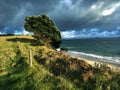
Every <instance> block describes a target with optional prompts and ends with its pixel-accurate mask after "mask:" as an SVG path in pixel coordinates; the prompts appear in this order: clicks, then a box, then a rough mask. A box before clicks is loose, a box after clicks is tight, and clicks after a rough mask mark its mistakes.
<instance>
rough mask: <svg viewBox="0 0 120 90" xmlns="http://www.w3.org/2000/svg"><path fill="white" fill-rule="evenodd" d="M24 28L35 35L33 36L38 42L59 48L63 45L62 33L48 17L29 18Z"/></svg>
mask: <svg viewBox="0 0 120 90" xmlns="http://www.w3.org/2000/svg"><path fill="white" fill-rule="evenodd" d="M24 28H25V29H26V30H27V31H30V32H33V33H34V35H33V36H34V38H35V39H36V41H37V42H39V43H42V44H45V45H47V46H52V47H53V48H59V46H60V44H61V34H60V31H59V29H58V28H57V27H56V25H55V23H54V22H53V21H52V20H51V19H50V18H49V17H48V16H47V15H45V14H42V15H40V16H27V17H26V18H25V23H24Z"/></svg>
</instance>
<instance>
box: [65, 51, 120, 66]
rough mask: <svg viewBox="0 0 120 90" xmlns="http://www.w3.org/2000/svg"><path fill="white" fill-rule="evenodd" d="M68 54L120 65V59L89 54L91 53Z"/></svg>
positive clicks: (70, 52) (69, 52)
mask: <svg viewBox="0 0 120 90" xmlns="http://www.w3.org/2000/svg"><path fill="white" fill-rule="evenodd" d="M67 53H68V54H70V55H73V56H78V57H82V58H87V59H93V60H97V61H103V62H110V63H115V64H120V57H109V56H101V55H96V54H89V53H84V52H76V51H68V52H67Z"/></svg>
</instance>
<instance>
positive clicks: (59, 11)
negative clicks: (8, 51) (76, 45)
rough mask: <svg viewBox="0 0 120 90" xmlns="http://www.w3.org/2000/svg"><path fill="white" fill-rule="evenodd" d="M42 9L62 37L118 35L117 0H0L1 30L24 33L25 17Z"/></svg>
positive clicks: (119, 11)
mask: <svg viewBox="0 0 120 90" xmlns="http://www.w3.org/2000/svg"><path fill="white" fill-rule="evenodd" d="M42 13H45V14H47V15H48V16H50V18H51V19H53V20H54V22H55V23H56V25H57V26H58V28H59V29H60V30H61V34H62V37H63V38H90V37H120V20H119V19H120V0H1V1H0V19H1V20H0V33H21V32H23V33H26V32H25V31H24V28H23V24H24V18H25V17H26V16H30V15H40V14H42Z"/></svg>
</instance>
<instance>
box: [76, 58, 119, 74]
mask: <svg viewBox="0 0 120 90" xmlns="http://www.w3.org/2000/svg"><path fill="white" fill-rule="evenodd" d="M77 58H78V59H80V60H84V61H85V62H87V63H88V64H90V65H92V66H93V67H94V66H95V63H97V64H105V65H107V66H108V67H110V68H111V69H112V70H114V71H117V72H120V67H119V66H116V65H114V64H110V63H107V62H102V61H95V60H89V59H85V58H81V57H77Z"/></svg>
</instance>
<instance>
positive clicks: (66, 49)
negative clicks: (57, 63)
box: [60, 47, 68, 52]
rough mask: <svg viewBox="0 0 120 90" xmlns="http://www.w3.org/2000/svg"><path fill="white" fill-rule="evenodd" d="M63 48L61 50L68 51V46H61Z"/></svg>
mask: <svg viewBox="0 0 120 90" xmlns="http://www.w3.org/2000/svg"><path fill="white" fill-rule="evenodd" d="M60 49H61V51H66V52H67V51H68V48H65V47H62V48H60Z"/></svg>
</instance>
